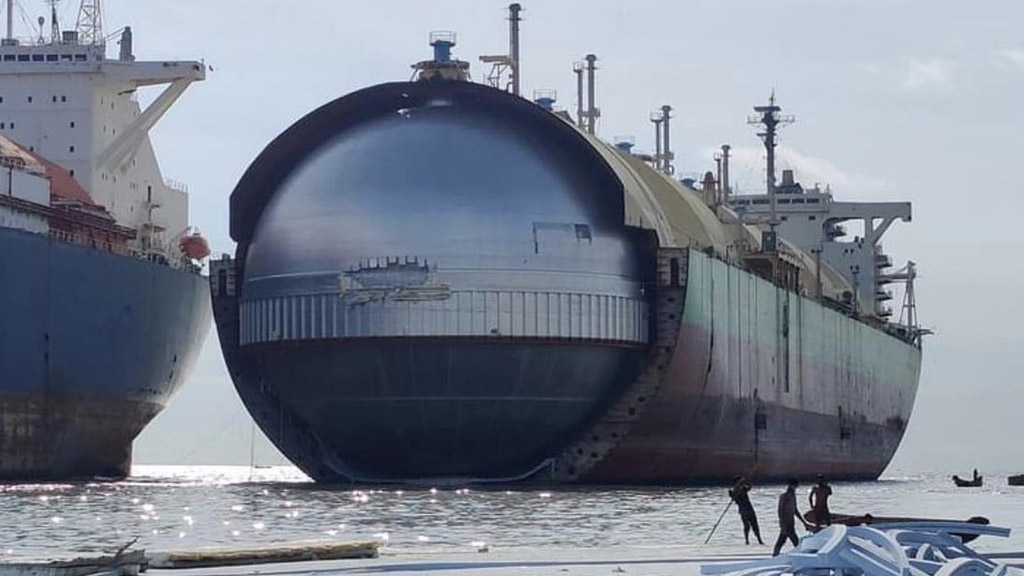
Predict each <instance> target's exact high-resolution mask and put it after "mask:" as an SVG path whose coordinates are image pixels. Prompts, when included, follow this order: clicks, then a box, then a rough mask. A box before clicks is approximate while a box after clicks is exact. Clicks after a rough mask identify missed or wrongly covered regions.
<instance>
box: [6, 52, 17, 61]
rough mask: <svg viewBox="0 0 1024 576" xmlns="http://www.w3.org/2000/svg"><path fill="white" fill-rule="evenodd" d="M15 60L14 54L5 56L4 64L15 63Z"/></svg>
mask: <svg viewBox="0 0 1024 576" xmlns="http://www.w3.org/2000/svg"><path fill="white" fill-rule="evenodd" d="M15 59H16V57H15V56H14V54H4V62H14V60H15Z"/></svg>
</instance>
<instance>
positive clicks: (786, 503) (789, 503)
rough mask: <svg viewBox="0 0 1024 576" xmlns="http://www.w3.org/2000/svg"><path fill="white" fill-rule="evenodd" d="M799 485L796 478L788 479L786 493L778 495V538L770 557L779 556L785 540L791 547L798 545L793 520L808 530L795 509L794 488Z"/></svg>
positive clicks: (804, 521)
mask: <svg viewBox="0 0 1024 576" xmlns="http://www.w3.org/2000/svg"><path fill="white" fill-rule="evenodd" d="M799 485H800V482H798V481H797V479H796V478H790V480H789V482H787V483H786V491H785V492H783V493H782V494H780V495H779V538H778V539H777V540H776V541H775V548H773V549H772V556H778V555H779V552H781V551H782V546H783V544H785V543H786V540H789V541H790V542H792V543H793V546H796V545H797V544H798V543H799V539H798V538H797V536H796V521H795V520H794V518H799V519H800V522H801V523H803V525H804V528H806V529H810V526H809V525H808V524H807V521H806V520H804V517H803V516H801V515H800V511H799V510H797V508H796V487H797V486H799Z"/></svg>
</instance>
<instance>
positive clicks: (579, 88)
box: [572, 62, 583, 128]
mask: <svg viewBox="0 0 1024 576" xmlns="http://www.w3.org/2000/svg"><path fill="white" fill-rule="evenodd" d="M572 71H573V73H574V74H576V125H577V126H579V127H580V128H583V64H582V63H581V62H576V63H575V64H573V66H572Z"/></svg>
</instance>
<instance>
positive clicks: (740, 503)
mask: <svg viewBox="0 0 1024 576" xmlns="http://www.w3.org/2000/svg"><path fill="white" fill-rule="evenodd" d="M751 488H753V486H752V485H751V484H750V482H749V481H748V480H747V479H746V478H743V477H742V476H737V477H736V482H735V483H734V484H733V486H732V489H731V490H729V497H730V498H732V501H733V502H735V503H736V507H737V508H738V509H739V511H740V520H742V521H743V539H744V540H746V541H747V544H750V531H751V530H753V531H754V536H757V543H758V544H764V541H762V540H761V528H760V527H759V526H758V525H757V514H756V513H755V512H754V505H753V504H751V503H750V489H751Z"/></svg>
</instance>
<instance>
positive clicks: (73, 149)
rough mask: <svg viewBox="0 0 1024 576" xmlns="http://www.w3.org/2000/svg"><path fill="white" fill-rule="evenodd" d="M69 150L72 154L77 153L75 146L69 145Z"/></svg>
mask: <svg viewBox="0 0 1024 576" xmlns="http://www.w3.org/2000/svg"><path fill="white" fill-rule="evenodd" d="M68 152H71V153H72V154H74V153H75V147H74V146H68Z"/></svg>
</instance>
